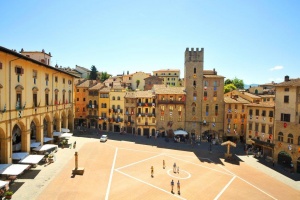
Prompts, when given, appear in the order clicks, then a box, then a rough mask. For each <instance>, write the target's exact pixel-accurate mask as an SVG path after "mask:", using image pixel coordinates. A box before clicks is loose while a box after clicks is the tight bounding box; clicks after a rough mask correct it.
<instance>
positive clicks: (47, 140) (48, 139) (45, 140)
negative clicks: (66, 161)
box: [44, 137, 53, 142]
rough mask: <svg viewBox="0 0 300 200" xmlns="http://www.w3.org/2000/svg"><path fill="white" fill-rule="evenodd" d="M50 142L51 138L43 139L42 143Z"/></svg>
mask: <svg viewBox="0 0 300 200" xmlns="http://www.w3.org/2000/svg"><path fill="white" fill-rule="evenodd" d="M51 140H53V138H49V137H44V142H49V141H51Z"/></svg>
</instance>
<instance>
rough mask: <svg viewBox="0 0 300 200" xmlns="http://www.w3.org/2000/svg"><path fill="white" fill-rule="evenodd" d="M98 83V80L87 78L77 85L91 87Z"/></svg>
mask: <svg viewBox="0 0 300 200" xmlns="http://www.w3.org/2000/svg"><path fill="white" fill-rule="evenodd" d="M96 83H97V81H96V80H85V81H84V82H82V83H80V84H78V85H77V87H78V88H89V87H91V86H94V85H95V84H96Z"/></svg>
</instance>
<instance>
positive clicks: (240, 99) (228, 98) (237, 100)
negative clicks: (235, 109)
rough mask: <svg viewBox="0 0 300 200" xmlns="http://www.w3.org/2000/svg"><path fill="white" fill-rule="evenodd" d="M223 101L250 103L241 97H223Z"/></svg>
mask: <svg viewBox="0 0 300 200" xmlns="http://www.w3.org/2000/svg"><path fill="white" fill-rule="evenodd" d="M224 102H225V103H241V104H247V103H250V101H248V100H246V99H243V98H241V97H237V98H231V97H224Z"/></svg>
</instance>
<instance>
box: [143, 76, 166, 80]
mask: <svg viewBox="0 0 300 200" xmlns="http://www.w3.org/2000/svg"><path fill="white" fill-rule="evenodd" d="M151 79H155V80H160V81H163V80H164V79H163V78H160V77H158V76H149V77H147V78H144V80H151Z"/></svg>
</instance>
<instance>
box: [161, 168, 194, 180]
mask: <svg viewBox="0 0 300 200" xmlns="http://www.w3.org/2000/svg"><path fill="white" fill-rule="evenodd" d="M171 170H172V169H169V170H168V172H167V174H168V175H169V176H171V177H173V178H178V179H188V178H191V176H192V175H191V174H190V173H188V172H187V171H185V170H180V173H181V174H182V172H185V173H186V174H187V177H184V178H181V177H178V176H174V175H173V174H172V173H170V172H171ZM173 170H174V169H173ZM173 170H172V172H173ZM173 173H174V172H173Z"/></svg>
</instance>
